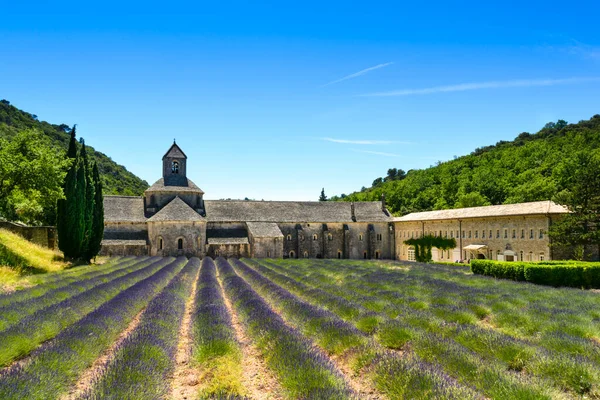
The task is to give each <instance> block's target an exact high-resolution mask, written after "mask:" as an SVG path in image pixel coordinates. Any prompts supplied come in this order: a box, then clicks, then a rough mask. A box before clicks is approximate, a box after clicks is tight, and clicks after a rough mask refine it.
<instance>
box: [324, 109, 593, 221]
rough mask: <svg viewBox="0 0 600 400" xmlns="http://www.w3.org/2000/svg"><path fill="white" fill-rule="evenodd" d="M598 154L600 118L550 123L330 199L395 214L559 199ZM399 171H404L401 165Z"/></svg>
mask: <svg viewBox="0 0 600 400" xmlns="http://www.w3.org/2000/svg"><path fill="white" fill-rule="evenodd" d="M582 151H583V152H600V115H594V116H593V117H592V118H591V119H590V120H586V121H581V122H579V123H577V124H567V123H566V122H565V121H562V120H560V121H558V122H556V123H548V124H546V126H544V128H543V129H542V130H540V131H539V132H538V133H535V134H530V133H527V132H524V133H521V134H520V135H518V136H517V137H516V138H515V140H513V141H501V142H498V143H496V144H495V145H493V146H487V147H483V148H478V149H476V150H475V151H473V152H472V153H471V154H469V155H467V156H463V157H459V158H456V159H454V160H451V161H447V162H442V163H438V164H437V165H436V166H433V167H430V168H427V169H422V170H410V171H408V172H406V173H404V171H403V170H401V169H397V168H394V169H390V170H388V174H387V176H386V177H384V178H377V179H376V180H375V181H374V182H373V186H372V187H370V188H363V189H362V191H360V192H355V193H352V194H350V195H348V196H345V195H341V196H339V197H338V196H334V197H333V198H332V200H344V201H365V200H366V201H368V200H379V199H381V195H382V194H385V196H386V202H387V206H388V209H389V210H390V211H391V212H393V213H394V214H396V215H404V214H407V213H410V212H416V211H428V210H440V209H447V208H460V207H473V206H480V205H489V204H494V205H496V204H509V203H520V202H527V201H538V200H548V199H555V200H558V201H560V197H561V191H563V190H565V189H568V187H569V183H568V180H569V176H571V175H572V174H574V173H577V165H576V158H575V155H576V154H577V153H578V152H582ZM399 167H401V166H399Z"/></svg>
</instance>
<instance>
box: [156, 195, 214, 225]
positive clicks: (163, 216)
mask: <svg viewBox="0 0 600 400" xmlns="http://www.w3.org/2000/svg"><path fill="white" fill-rule="evenodd" d="M204 220H205V219H204V217H202V216H201V215H200V214H198V213H197V212H196V211H194V210H193V209H192V208H191V207H190V206H188V205H187V204H186V202H185V201H183V200H181V199H180V198H179V196H177V197H175V198H174V199H173V200H171V201H170V202H169V204H167V205H166V206H164V207H163V208H162V209H161V210H160V211H159V212H157V213H156V214H154V215H153V216H152V217H150V218H148V222H164V221H177V222H186V221H190V222H191V221H204Z"/></svg>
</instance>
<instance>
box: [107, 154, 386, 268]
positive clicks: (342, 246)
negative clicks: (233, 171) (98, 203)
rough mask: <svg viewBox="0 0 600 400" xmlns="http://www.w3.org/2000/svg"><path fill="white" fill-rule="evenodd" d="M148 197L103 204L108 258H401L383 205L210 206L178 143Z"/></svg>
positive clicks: (265, 203)
mask: <svg viewBox="0 0 600 400" xmlns="http://www.w3.org/2000/svg"><path fill="white" fill-rule="evenodd" d="M162 175H163V176H162V178H161V179H159V180H158V181H157V182H156V183H154V184H153V185H152V186H151V187H150V188H148V190H146V191H145V192H144V196H141V197H135V196H105V197H104V215H105V222H104V225H105V229H104V240H103V242H102V250H101V254H103V255H164V256H167V255H170V256H177V255H185V256H188V257H189V256H197V257H203V256H206V255H208V256H211V257H215V256H224V257H260V258H262V257H267V258H281V257H284V258H287V257H290V258H303V257H306V258H352V259H392V258H394V257H395V254H396V250H395V242H396V241H395V239H396V238H395V234H394V218H393V217H392V216H391V215H390V213H389V212H388V211H387V210H386V207H385V202H384V201H380V202H357V203H350V202H293V201H239V200H204V198H203V196H204V192H203V191H202V190H201V189H200V188H199V187H198V186H196V185H195V184H194V183H193V182H192V181H191V180H190V179H188V178H187V156H186V155H185V153H184V152H183V151H182V150H181V148H179V146H178V145H177V144H175V143H173V145H172V146H171V148H170V149H169V150H168V151H167V153H166V154H165V155H164V157H163V160H162Z"/></svg>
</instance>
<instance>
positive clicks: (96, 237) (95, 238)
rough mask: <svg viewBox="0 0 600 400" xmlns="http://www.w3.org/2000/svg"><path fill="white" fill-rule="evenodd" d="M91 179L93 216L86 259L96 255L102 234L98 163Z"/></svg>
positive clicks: (100, 188) (100, 182) (102, 222)
mask: <svg viewBox="0 0 600 400" xmlns="http://www.w3.org/2000/svg"><path fill="white" fill-rule="evenodd" d="M92 181H93V184H94V200H95V201H94V216H93V220H92V234H91V236H90V241H89V244H88V251H87V254H86V256H85V258H86V260H88V261H89V260H91V259H92V258H94V257H96V255H97V254H98V252H99V251H100V247H101V246H100V243H101V242H102V238H103V236H104V204H103V199H102V181H101V180H100V173H99V172H98V165H97V164H96V163H94V167H93V171H92Z"/></svg>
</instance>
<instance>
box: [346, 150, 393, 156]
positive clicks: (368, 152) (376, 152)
mask: <svg viewBox="0 0 600 400" xmlns="http://www.w3.org/2000/svg"><path fill="white" fill-rule="evenodd" d="M353 151H355V152H356V153H366V154H375V155H377V156H384V157H400V154H394V153H385V152H383V151H371V150H353Z"/></svg>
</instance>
